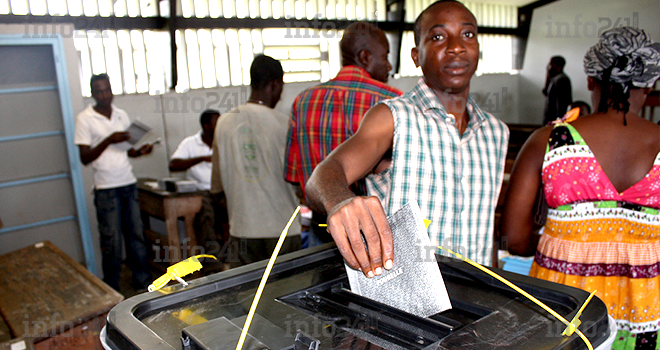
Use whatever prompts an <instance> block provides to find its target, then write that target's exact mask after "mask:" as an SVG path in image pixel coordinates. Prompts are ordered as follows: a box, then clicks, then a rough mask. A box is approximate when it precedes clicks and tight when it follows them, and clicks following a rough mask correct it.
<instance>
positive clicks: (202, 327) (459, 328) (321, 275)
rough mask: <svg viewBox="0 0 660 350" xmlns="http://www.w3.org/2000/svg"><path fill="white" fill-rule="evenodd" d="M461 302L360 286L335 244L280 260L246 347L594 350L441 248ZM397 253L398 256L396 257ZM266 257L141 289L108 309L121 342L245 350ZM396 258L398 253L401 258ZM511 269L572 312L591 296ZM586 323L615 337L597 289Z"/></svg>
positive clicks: (590, 331) (599, 339)
mask: <svg viewBox="0 0 660 350" xmlns="http://www.w3.org/2000/svg"><path fill="white" fill-rule="evenodd" d="M437 258H438V261H439V262H438V267H439V269H440V270H441V272H442V275H443V278H444V281H445V284H446V286H447V289H448V292H449V297H450V299H451V304H452V308H451V309H449V310H446V311H444V312H441V313H439V314H436V315H433V316H431V317H427V318H421V317H417V316H414V315H412V314H408V313H406V312H403V311H401V310H398V309H395V308H392V307H389V306H387V305H384V304H381V303H379V302H377V301H374V300H370V299H367V298H364V297H362V296H360V295H357V294H354V293H352V292H351V291H350V288H349V285H348V280H347V277H346V271H345V269H344V263H343V260H342V258H341V255H340V254H339V252H338V251H337V249H336V247H335V246H334V244H332V243H330V244H326V245H322V246H317V247H314V248H310V249H306V250H302V251H298V252H295V253H291V254H287V255H283V256H280V257H278V258H277V261H276V264H275V266H274V267H273V270H272V272H271V275H270V277H269V279H268V282H267V284H266V286H265V289H264V291H263V294H262V296H261V299H260V302H259V306H258V308H257V310H256V313H255V316H254V318H253V320H252V322H251V325H250V327H249V331H248V335H247V337H246V340H245V343H244V345H243V349H276V350H280V349H305V350H307V349H480V350H488V349H586V348H587V346H586V344H585V343H584V341H583V340H582V339H580V338H579V337H578V335H577V334H573V335H572V336H570V337H564V336H562V334H561V333H562V332H563V330H564V329H565V328H566V326H565V325H564V324H563V323H561V322H560V321H559V320H557V319H556V318H554V316H552V315H550V314H549V313H548V312H547V311H545V310H543V309H542V308H541V307H539V306H538V305H536V304H534V303H533V302H531V301H530V300H528V299H527V298H525V297H523V296H522V295H520V294H518V293H517V292H515V291H513V290H512V289H510V288H509V287H507V286H505V285H504V284H503V283H501V282H499V281H498V280H496V279H494V278H493V277H491V276H489V275H488V274H486V273H484V272H482V271H479V270H478V269H476V268H474V267H472V266H470V265H468V264H467V263H465V262H462V261H459V260H455V259H451V258H447V257H440V256H438V257H437ZM395 259H396V257H395ZM266 263H267V262H266V261H263V262H259V263H255V264H251V265H247V266H243V267H240V268H236V269H232V270H228V271H224V272H220V273H217V274H213V275H210V276H206V277H202V278H199V279H196V280H192V281H189V284H188V286H185V287H184V286H182V285H180V284H173V285H172V286H166V287H164V288H162V289H160V290H158V291H155V292H150V293H145V294H141V295H137V296H135V297H133V298H130V299H128V300H125V301H123V302H122V303H120V304H118V305H117V306H115V307H114V308H113V309H112V310H111V311H110V313H109V314H108V323H107V325H106V333H107V335H106V343H107V346H108V347H110V348H111V349H116V350H129V349H149V350H160V349H163V350H165V349H181V350H187V349H191V350H202V349H203V350H210V349H213V350H224V349H227V350H233V349H236V345H237V343H238V339H239V336H240V334H241V331H242V328H243V325H244V322H245V319H246V317H247V314H248V312H249V310H250V306H251V303H252V299H253V298H254V295H255V292H256V290H257V287H258V285H259V282H260V279H261V276H262V274H263V272H264V270H265V267H266ZM395 264H396V260H395ZM493 270H494V271H496V272H497V273H498V274H500V275H501V276H503V277H505V278H506V279H508V280H509V281H511V282H513V283H515V284H516V285H518V286H519V287H521V288H522V289H524V290H525V291H527V292H528V293H530V294H532V295H533V296H534V297H536V298H538V299H539V300H541V301H542V302H544V303H545V304H546V305H548V306H549V307H550V308H552V309H553V310H555V311H556V312H557V313H559V314H560V315H562V316H563V317H564V318H566V319H568V320H571V319H572V318H573V316H574V315H575V314H576V313H577V311H578V310H579V308H580V307H581V306H582V304H583V303H584V301H585V300H586V299H587V297H588V296H589V293H587V292H585V291H583V290H579V289H576V288H572V287H568V286H564V285H560V284H556V283H552V282H547V281H542V280H539V279H535V278H531V277H528V276H522V275H518V274H515V273H510V272H506V271H502V270H498V269H493ZM580 320H581V321H582V324H581V326H580V327H579V329H580V330H581V331H582V332H583V333H584V334H585V335H586V336H587V338H588V339H589V340H590V342H591V344H592V345H593V347H594V348H596V347H598V345H600V344H601V343H603V342H604V341H605V340H606V339H607V337H608V335H609V329H608V317H607V310H606V307H605V305H604V304H603V302H602V301H601V300H600V299H598V298H596V297H594V298H593V299H592V300H591V302H590V303H589V304H588V305H587V307H586V308H585V309H584V311H583V312H582V316H581V317H580Z"/></svg>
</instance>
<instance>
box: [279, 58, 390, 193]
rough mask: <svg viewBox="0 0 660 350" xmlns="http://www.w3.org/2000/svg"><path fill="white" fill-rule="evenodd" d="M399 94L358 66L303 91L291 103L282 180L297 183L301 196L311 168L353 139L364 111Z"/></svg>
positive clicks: (345, 68) (348, 68)
mask: <svg viewBox="0 0 660 350" xmlns="http://www.w3.org/2000/svg"><path fill="white" fill-rule="evenodd" d="M401 94H402V92H401V91H400V90H399V89H396V88H393V87H391V86H389V85H387V84H385V83H382V82H380V81H378V80H375V79H372V78H371V77H370V76H369V73H367V71H366V70H364V69H362V68H360V67H357V66H346V67H343V68H342V69H341V70H340V71H339V73H338V74H337V76H336V77H335V78H334V79H332V80H330V81H328V82H326V83H323V84H320V85H317V86H314V87H312V88H309V89H307V90H305V91H303V92H302V93H301V94H300V95H298V97H296V100H295V101H294V102H293V111H292V113H291V121H290V123H289V133H288V138H287V140H288V141H287V147H286V157H285V160H286V167H285V170H284V179H285V180H286V181H288V182H292V183H299V184H300V186H301V187H302V189H303V193H304V190H305V183H306V182H307V179H309V177H310V176H311V175H312V171H313V170H314V168H316V166H317V165H318V164H319V163H320V162H321V161H322V160H323V159H325V157H326V156H327V155H328V154H329V153H330V152H331V151H332V150H333V149H335V148H337V146H339V144H341V143H342V142H344V141H346V140H347V139H348V138H349V137H351V136H353V134H354V133H355V132H356V131H357V129H358V126H359V125H360V122H361V121H362V117H363V116H364V114H365V113H366V112H367V110H369V108H371V106H373V105H375V104H376V103H377V102H379V101H381V100H383V99H387V98H392V97H396V96H400V95H401Z"/></svg>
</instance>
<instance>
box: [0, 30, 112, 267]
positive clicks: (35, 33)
mask: <svg viewBox="0 0 660 350" xmlns="http://www.w3.org/2000/svg"><path fill="white" fill-rule="evenodd" d="M72 33H73V25H71V24H47V25H39V26H37V27H35V26H34V25H0V34H7V35H19V34H20V35H23V36H25V37H37V38H38V37H43V36H48V37H50V36H51V35H59V36H61V37H62V42H63V46H64V54H65V60H66V67H67V73H68V80H69V95H70V97H71V106H72V109H73V112H74V114H75V113H78V112H79V111H81V110H82V109H83V98H82V92H81V89H80V76H79V74H78V72H79V68H78V67H79V65H80V63H79V59H78V53H77V52H76V49H75V47H74V45H73V38H72ZM82 175H83V181H84V186H85V194H86V201H87V211H88V214H89V221H90V226H91V231H92V240H93V242H94V250H95V255H96V258H97V266H96V268H97V271H101V265H100V262H101V260H100V256H101V251H100V248H99V242H98V230H97V229H96V226H97V223H96V215H95V213H96V211H95V209H94V202H93V201H92V196H91V193H90V192H89V191H87V190H88V189H91V188H92V185H93V177H92V171H91V169H88V168H86V167H83V169H82ZM31 243H34V242H27V241H26V242H20V243H18V244H17V245H16V246H15V247H12V249H19V248H22V247H24V246H26V245H28V244H31ZM53 243H54V244H55V245H57V246H58V247H59V248H60V249H62V250H63V251H64V252H65V253H67V254H68V255H69V256H71V257H72V258H73V259H75V260H76V261H78V262H80V263H81V264H83V265H84V264H85V257H84V252H83V248H82V238H81V237H71V236H70V235H66V234H61V235H58V239H57V241H54V242H53ZM5 248H6V247H5Z"/></svg>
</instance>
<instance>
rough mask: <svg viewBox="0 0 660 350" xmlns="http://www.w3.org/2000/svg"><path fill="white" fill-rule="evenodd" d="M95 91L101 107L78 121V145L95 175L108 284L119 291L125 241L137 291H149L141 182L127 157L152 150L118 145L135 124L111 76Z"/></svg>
mask: <svg viewBox="0 0 660 350" xmlns="http://www.w3.org/2000/svg"><path fill="white" fill-rule="evenodd" d="M90 85H91V88H92V98H94V101H96V105H95V106H92V105H89V106H88V107H87V108H86V109H85V110H83V111H82V112H80V114H78V116H77V117H76V132H75V137H74V143H75V144H76V145H78V149H79V151H80V160H81V161H82V163H83V164H84V165H91V166H92V168H93V169H94V205H95V206H96V217H97V219H98V224H99V233H100V235H101V238H100V243H101V253H102V261H103V281H104V282H105V283H107V284H108V285H109V286H110V287H112V288H114V289H115V290H117V291H119V274H120V271H121V258H122V235H123V237H124V240H125V241H126V242H125V243H126V256H127V259H126V260H127V263H128V265H129V267H130V268H131V270H132V271H133V282H134V283H135V286H136V288H137V289H146V288H147V286H149V283H151V280H152V275H151V272H149V266H148V261H147V247H146V245H145V241H144V234H143V228H142V219H141V218H140V203H139V202H138V192H137V187H136V185H135V184H136V183H137V179H136V178H135V176H134V175H133V167H132V166H131V163H130V162H129V161H128V157H131V158H135V157H140V156H142V155H146V154H149V153H151V150H152V145H151V144H146V145H144V146H142V147H140V148H139V149H137V150H136V149H133V148H131V149H129V150H128V151H126V150H125V149H124V148H120V147H118V146H117V144H118V143H121V142H124V141H127V140H128V139H130V134H129V133H128V132H126V129H128V127H129V126H130V124H131V120H130V119H129V118H128V114H126V112H125V111H124V110H122V109H119V108H117V107H116V106H115V105H113V104H112V99H113V95H112V88H111V86H110V78H109V77H108V75H107V74H99V75H94V76H93V77H92V79H91V81H90Z"/></svg>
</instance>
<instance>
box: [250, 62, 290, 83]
mask: <svg viewBox="0 0 660 350" xmlns="http://www.w3.org/2000/svg"><path fill="white" fill-rule="evenodd" d="M282 77H284V71H283V70H282V64H281V63H280V61H278V60H276V59H274V58H272V57H270V56H266V55H263V54H262V55H257V56H256V57H255V58H254V61H252V65H251V66H250V86H252V89H256V90H259V89H263V88H264V87H265V86H266V85H268V84H269V83H270V82H271V81H273V80H280V81H281V80H282Z"/></svg>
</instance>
